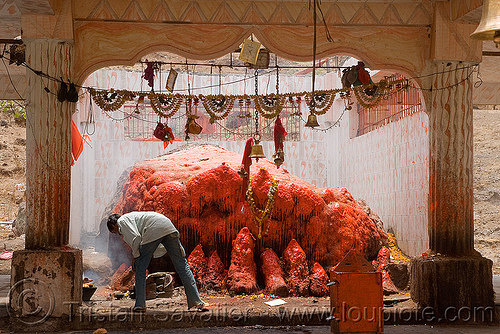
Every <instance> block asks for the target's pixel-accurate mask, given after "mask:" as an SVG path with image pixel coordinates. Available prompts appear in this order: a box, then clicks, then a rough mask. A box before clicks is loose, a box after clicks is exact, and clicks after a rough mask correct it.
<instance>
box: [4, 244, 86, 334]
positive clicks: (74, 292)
mask: <svg viewBox="0 0 500 334" xmlns="http://www.w3.org/2000/svg"><path fill="white" fill-rule="evenodd" d="M82 275H83V266H82V251H81V250H79V249H65V250H50V251H49V250H47V251H45V250H20V251H15V252H14V255H13V257H12V269H11V282H10V283H11V289H10V293H9V303H10V304H9V307H8V312H9V315H10V316H11V317H14V318H16V319H18V320H19V321H21V322H23V323H25V324H29V325H36V324H41V323H42V322H44V321H46V320H47V319H48V318H49V317H61V316H63V315H72V314H73V313H74V312H75V309H76V306H77V305H81V303H82V287H83V283H82Z"/></svg>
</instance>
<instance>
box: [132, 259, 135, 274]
mask: <svg viewBox="0 0 500 334" xmlns="http://www.w3.org/2000/svg"><path fill="white" fill-rule="evenodd" d="M132 271H133V272H134V273H135V258H134V259H133V260H132Z"/></svg>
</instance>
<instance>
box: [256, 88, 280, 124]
mask: <svg viewBox="0 0 500 334" xmlns="http://www.w3.org/2000/svg"><path fill="white" fill-rule="evenodd" d="M286 100H287V99H286V96H285V95H276V94H270V95H265V96H259V95H257V96H255V97H254V103H255V109H257V111H258V112H259V113H260V114H261V115H262V117H264V118H267V119H273V118H276V116H278V115H279V114H280V113H281V110H283V105H284V104H285V102H286Z"/></svg>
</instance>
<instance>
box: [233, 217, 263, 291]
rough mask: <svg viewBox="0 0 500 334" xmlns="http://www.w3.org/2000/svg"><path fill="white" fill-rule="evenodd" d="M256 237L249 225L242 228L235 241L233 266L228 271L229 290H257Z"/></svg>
mask: <svg viewBox="0 0 500 334" xmlns="http://www.w3.org/2000/svg"><path fill="white" fill-rule="evenodd" d="M254 240H255V238H254V236H253V235H252V233H250V231H249V230H248V228H247V227H244V228H242V229H241V231H240V232H239V233H238V235H237V236H236V239H234V241H233V250H232V252H231V266H230V267H229V271H228V273H227V286H228V290H229V291H233V292H235V293H246V294H249V293H253V292H255V291H257V266H256V264H255V261H254V247H255V242H254Z"/></svg>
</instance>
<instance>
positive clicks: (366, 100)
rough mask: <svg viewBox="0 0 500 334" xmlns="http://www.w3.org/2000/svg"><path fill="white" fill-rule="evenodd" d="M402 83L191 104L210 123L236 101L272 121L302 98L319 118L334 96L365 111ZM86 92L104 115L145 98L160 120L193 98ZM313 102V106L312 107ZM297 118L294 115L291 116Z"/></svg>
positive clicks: (218, 97) (206, 98)
mask: <svg viewBox="0 0 500 334" xmlns="http://www.w3.org/2000/svg"><path fill="white" fill-rule="evenodd" d="M405 82H406V83H407V80H406V79H398V80H392V81H387V80H381V81H380V82H378V83H377V84H369V85H360V86H356V87H353V88H343V89H331V90H319V91H315V94H314V97H313V96H312V93H311V92H297V93H285V94H269V95H265V96H261V95H246V94H245V95H201V94H200V95H198V98H195V103H197V101H198V99H199V100H201V102H202V104H203V107H204V108H205V110H206V112H207V113H208V114H209V116H210V122H211V123H214V122H215V121H217V120H222V119H224V118H226V117H227V116H228V115H229V114H230V113H231V111H232V110H233V107H234V103H235V101H236V100H238V104H239V106H240V107H242V106H243V105H244V106H245V107H250V105H251V103H252V101H253V102H254V105H255V109H256V110H257V112H258V113H259V114H260V115H261V116H262V117H264V118H267V119H273V118H275V117H276V116H278V115H279V114H280V113H281V111H282V110H283V107H284V104H285V103H287V101H288V103H290V104H292V105H294V106H296V105H298V104H300V103H301V100H302V98H305V100H306V104H307V106H308V108H309V110H310V111H311V113H314V114H316V115H323V114H325V113H326V112H327V111H328V110H329V109H330V108H331V106H332V104H333V101H334V100H335V96H336V94H339V96H340V97H341V98H344V97H345V96H346V95H347V96H348V95H349V93H350V91H351V90H352V91H353V92H354V95H355V96H356V98H357V100H358V102H359V104H360V105H362V106H363V107H365V108H373V107H375V106H376V105H377V104H379V103H380V100H381V99H382V97H383V96H384V95H385V92H386V91H387V90H390V89H392V87H393V86H398V87H399V86H402V88H403V89H404V88H405V87H407V85H402V83H405ZM88 90H89V93H90V95H91V96H92V99H93V100H94V101H95V103H96V104H97V105H98V106H99V107H100V108H101V109H103V110H105V111H115V110H118V109H119V108H121V107H122V106H123V105H124V104H125V103H126V102H127V101H132V100H133V99H134V98H135V97H137V96H138V97H139V98H141V97H142V98H144V97H145V96H147V97H148V98H149V99H150V101H151V107H152V109H153V110H154V112H155V113H156V114H158V116H160V117H163V118H170V117H172V116H173V115H175V113H176V112H177V111H178V110H179V108H180V106H181V104H182V101H184V100H187V99H192V98H193V96H192V95H183V94H158V93H155V92H149V93H146V92H133V91H127V90H114V89H109V90H98V89H94V88H89V89H88ZM313 101H314V103H312V102H313ZM299 114H300V113H296V114H295V113H294V114H293V115H292V116H295V115H299ZM238 117H248V115H247V114H245V115H240V116H238Z"/></svg>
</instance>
